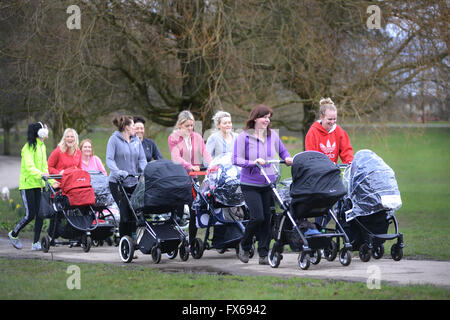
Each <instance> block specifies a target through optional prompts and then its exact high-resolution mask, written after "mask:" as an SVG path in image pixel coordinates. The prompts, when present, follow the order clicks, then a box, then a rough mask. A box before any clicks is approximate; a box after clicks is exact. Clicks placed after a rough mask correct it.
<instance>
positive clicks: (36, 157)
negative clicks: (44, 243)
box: [8, 122, 57, 250]
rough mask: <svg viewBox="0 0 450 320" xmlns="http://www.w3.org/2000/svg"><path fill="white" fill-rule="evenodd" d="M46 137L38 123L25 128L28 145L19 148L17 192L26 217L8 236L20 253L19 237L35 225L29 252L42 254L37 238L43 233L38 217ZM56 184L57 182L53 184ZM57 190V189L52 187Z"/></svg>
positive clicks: (44, 171)
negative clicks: (26, 229) (22, 231)
mask: <svg viewBox="0 0 450 320" xmlns="http://www.w3.org/2000/svg"><path fill="white" fill-rule="evenodd" d="M47 137H48V129H47V126H46V125H44V124H42V123H41V122H36V123H32V124H30V125H29V126H28V133H27V142H26V143H25V145H24V146H23V148H22V152H21V157H22V159H21V164H20V180H19V190H20V194H21V196H22V201H23V206H24V208H25V217H23V219H22V220H21V221H20V222H19V223H18V224H17V225H16V227H15V228H14V230H12V231H10V232H9V233H8V236H9V239H10V240H11V243H12V245H13V246H14V247H15V248H17V249H22V243H21V242H20V240H19V238H18V235H19V232H20V230H22V229H23V228H24V227H25V226H26V225H27V224H28V223H30V222H31V221H33V219H34V218H36V221H35V222H34V240H33V244H32V246H31V250H41V244H40V243H39V237H40V235H41V230H42V222H43V221H42V218H40V217H39V216H38V212H39V205H40V202H41V183H42V181H41V177H42V175H45V174H48V167H47V151H46V148H45V144H44V140H45V139H46V138H47ZM55 183H56V184H57V182H55ZM54 186H55V187H57V185H54Z"/></svg>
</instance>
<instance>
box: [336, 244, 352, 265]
mask: <svg viewBox="0 0 450 320" xmlns="http://www.w3.org/2000/svg"><path fill="white" fill-rule="evenodd" d="M339 262H340V263H341V264H342V265H343V266H344V267H346V266H348V265H349V264H350V263H351V262H352V254H351V252H350V251H349V250H347V249H345V248H344V249H341V251H340V252H339Z"/></svg>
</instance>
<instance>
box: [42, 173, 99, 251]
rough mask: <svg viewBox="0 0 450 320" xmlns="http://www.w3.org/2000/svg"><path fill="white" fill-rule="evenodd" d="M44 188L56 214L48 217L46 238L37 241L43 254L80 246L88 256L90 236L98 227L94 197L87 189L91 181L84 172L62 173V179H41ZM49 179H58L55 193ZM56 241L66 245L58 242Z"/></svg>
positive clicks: (91, 191) (55, 177) (92, 192)
mask: <svg viewBox="0 0 450 320" xmlns="http://www.w3.org/2000/svg"><path fill="white" fill-rule="evenodd" d="M42 179H43V180H44V181H45V184H46V187H47V188H48V189H49V190H51V193H52V197H51V201H52V205H53V208H54V211H55V212H56V213H55V214H54V216H53V217H51V218H50V219H51V222H50V227H49V230H48V234H47V235H46V236H44V237H43V238H42V239H41V246H42V250H43V251H44V252H48V251H49V248H50V246H56V245H69V246H77V245H81V247H82V248H83V251H85V252H88V251H89V250H90V248H91V245H92V238H91V232H93V231H94V230H95V229H96V228H97V227H98V225H99V222H98V218H97V215H96V214H95V210H94V209H93V205H94V204H95V193H94V189H93V188H92V186H91V178H90V175H89V173H88V172H87V171H84V170H81V169H75V168H73V169H72V168H71V169H66V170H64V172H63V174H62V175H49V176H43V177H42ZM49 179H61V186H60V190H58V191H55V190H54V189H53V187H52V186H51V184H50V183H49ZM58 238H63V239H66V240H67V241H59V240H58Z"/></svg>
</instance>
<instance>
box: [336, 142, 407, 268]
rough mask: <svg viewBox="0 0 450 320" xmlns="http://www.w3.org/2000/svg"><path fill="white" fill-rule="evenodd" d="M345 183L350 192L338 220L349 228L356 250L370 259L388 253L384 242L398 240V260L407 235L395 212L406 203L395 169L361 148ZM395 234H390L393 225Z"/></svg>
mask: <svg viewBox="0 0 450 320" xmlns="http://www.w3.org/2000/svg"><path fill="white" fill-rule="evenodd" d="M344 184H346V185H347V186H348V193H347V195H346V196H345V197H344V198H343V199H342V201H339V205H338V210H339V211H338V219H339V221H340V222H341V224H342V225H343V227H344V229H345V230H346V232H347V234H348V236H349V238H350V242H351V244H352V250H354V251H356V250H359V257H360V259H361V260H362V261H364V262H367V261H369V260H370V258H371V256H372V257H374V258H375V259H379V258H381V257H382V256H383V254H384V242H385V241H386V240H395V239H397V242H396V243H394V244H393V245H392V247H391V256H392V258H393V259H394V260H395V261H399V260H401V259H402V257H403V247H404V243H403V235H402V234H401V233H399V231H398V221H397V219H396V217H395V214H394V212H395V211H396V210H398V209H399V208H400V207H401V206H402V201H401V197H400V191H399V189H398V185H397V180H396V178H395V173H394V171H393V170H392V169H391V168H390V167H389V166H388V165H387V164H386V163H385V162H384V161H383V159H381V158H380V157H379V156H378V155H377V154H375V153H374V152H373V151H371V150H367V149H364V150H360V151H358V152H357V153H356V154H355V157H354V159H353V162H352V164H351V165H350V166H348V167H347V168H346V169H345V172H344ZM390 224H393V225H394V233H388V231H389V225H390Z"/></svg>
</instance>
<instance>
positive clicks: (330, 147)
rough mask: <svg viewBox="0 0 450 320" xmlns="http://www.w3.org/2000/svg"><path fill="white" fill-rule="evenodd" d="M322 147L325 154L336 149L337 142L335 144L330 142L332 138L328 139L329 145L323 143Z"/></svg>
mask: <svg viewBox="0 0 450 320" xmlns="http://www.w3.org/2000/svg"><path fill="white" fill-rule="evenodd" d="M320 149H321V150H322V152H323V153H325V154H327V155H328V154H330V153H332V152H333V151H334V149H336V142H333V144H331V143H330V140H327V145H326V146H324V145H323V144H322V143H321V144H320Z"/></svg>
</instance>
